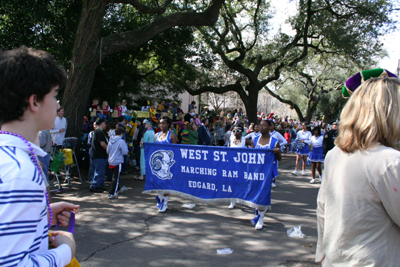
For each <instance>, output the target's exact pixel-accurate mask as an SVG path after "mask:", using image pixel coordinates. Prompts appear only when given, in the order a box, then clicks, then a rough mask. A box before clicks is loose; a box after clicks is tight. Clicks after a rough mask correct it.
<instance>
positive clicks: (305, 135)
mask: <svg viewBox="0 0 400 267" xmlns="http://www.w3.org/2000/svg"><path fill="white" fill-rule="evenodd" d="M301 127H302V130H301V131H298V132H297V135H296V142H299V143H304V144H305V145H304V147H303V148H302V149H296V154H297V158H296V169H295V171H294V172H292V174H294V175H297V174H298V173H297V172H298V170H299V164H300V158H301V159H302V160H303V171H302V172H301V174H302V175H306V163H307V156H308V154H310V148H309V147H308V144H309V143H310V141H311V136H312V134H311V132H310V131H307V124H306V123H305V122H303V123H302V125H301Z"/></svg>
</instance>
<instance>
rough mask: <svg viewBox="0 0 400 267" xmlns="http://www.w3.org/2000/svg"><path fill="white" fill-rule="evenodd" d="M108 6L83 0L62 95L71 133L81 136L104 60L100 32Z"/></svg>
mask: <svg viewBox="0 0 400 267" xmlns="http://www.w3.org/2000/svg"><path fill="white" fill-rule="evenodd" d="M105 8H106V2H105V1H99V0H86V1H83V8H82V15H81V20H80V22H79V26H78V30H77V33H76V39H75V46H74V51H73V57H72V60H71V69H70V73H69V79H68V82H67V85H66V88H65V91H64V95H63V99H62V104H63V105H64V109H65V117H66V118H67V121H68V129H67V136H75V137H78V138H79V136H80V130H81V126H82V121H83V116H84V114H86V113H88V110H87V108H88V106H87V105H88V102H89V96H90V90H91V88H92V84H93V79H94V75H95V72H96V67H97V65H98V64H99V62H100V40H99V33H100V29H101V26H102V20H103V17H104V13H105Z"/></svg>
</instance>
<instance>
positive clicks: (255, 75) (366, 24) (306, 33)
mask: <svg viewBox="0 0 400 267" xmlns="http://www.w3.org/2000/svg"><path fill="white" fill-rule="evenodd" d="M291 3H293V2H291ZM269 8H270V7H269V5H268V2H265V1H263V0H258V1H257V2H256V3H254V2H252V3H250V2H248V1H240V2H237V1H227V2H226V3H225V4H224V7H223V9H222V10H221V16H220V20H219V21H218V22H217V24H216V26H214V27H208V28H205V27H199V31H200V33H201V36H202V38H203V40H204V43H205V44H206V45H207V47H208V48H209V49H210V50H211V52H212V53H213V54H215V55H217V59H218V62H214V64H215V65H214V68H215V69H216V70H218V71H221V69H223V68H224V69H225V71H226V75H225V79H213V80H212V81H210V79H209V78H207V79H206V78H202V77H199V78H198V81H197V82H196V83H195V84H193V83H191V84H189V83H186V84H184V86H185V88H186V90H187V91H188V92H189V93H191V94H192V95H198V94H201V93H203V92H214V93H225V92H228V91H235V92H236V93H237V94H238V95H239V96H240V97H241V99H242V101H243V103H244V105H245V107H246V112H247V114H248V117H249V119H250V121H256V119H257V117H256V112H257V101H258V93H259V91H260V90H262V89H263V88H265V87H266V86H267V85H268V84H269V83H271V82H272V81H276V80H278V79H279V78H280V77H281V73H282V72H283V71H285V70H287V71H290V69H291V68H293V67H296V65H297V64H299V63H300V62H302V61H303V60H305V59H307V57H308V56H309V55H310V54H312V55H318V54H339V55H343V56H346V57H348V58H349V59H352V60H354V61H356V62H359V63H363V62H365V61H369V60H370V58H371V57H373V56H375V55H377V54H379V53H381V50H382V48H381V47H382V44H381V43H380V42H379V40H378V37H379V36H380V35H382V34H384V33H386V32H387V30H388V29H389V28H390V27H391V25H392V23H393V21H392V20H391V19H390V17H389V15H390V12H391V11H392V10H393V6H392V3H391V2H390V1H385V0H379V1H363V0H342V1H337V0H299V1H297V13H296V15H294V16H293V17H291V18H289V23H290V25H291V28H292V33H285V32H282V31H280V32H278V33H277V34H275V35H274V36H272V34H271V33H270V31H269V29H270V28H269V25H268V21H269V19H270V17H271V15H270V14H271V13H270V12H269Z"/></svg>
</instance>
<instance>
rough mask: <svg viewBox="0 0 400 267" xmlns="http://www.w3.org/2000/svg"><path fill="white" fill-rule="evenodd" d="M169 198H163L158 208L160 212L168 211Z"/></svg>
mask: <svg viewBox="0 0 400 267" xmlns="http://www.w3.org/2000/svg"><path fill="white" fill-rule="evenodd" d="M168 199H169V197H168V196H165V197H163V199H162V200H161V202H160V204H159V205H158V206H157V208H158V212H165V211H166V210H167V209H168Z"/></svg>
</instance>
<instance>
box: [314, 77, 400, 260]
mask: <svg viewBox="0 0 400 267" xmlns="http://www.w3.org/2000/svg"><path fill="white" fill-rule="evenodd" d="M339 126H340V127H339V136H338V137H337V138H336V147H334V148H333V149H332V150H330V151H329V152H328V154H327V156H326V158H325V170H324V173H323V174H324V180H323V182H322V185H321V188H320V190H319V194H318V208H317V217H318V244H317V253H316V261H317V262H322V266H339V265H340V266H398V264H399V263H398V258H399V255H400V209H399V203H400V152H399V151H398V150H399V141H400V140H399V139H400V81H399V80H398V79H396V78H371V79H369V80H367V81H365V82H364V83H363V84H362V85H361V86H360V87H358V89H356V90H355V92H354V93H353V94H352V96H351V97H350V99H349V100H348V102H347V104H346V106H345V107H344V109H343V111H342V114H341V117H340V125H339Z"/></svg>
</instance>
